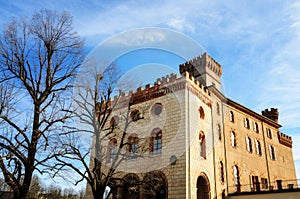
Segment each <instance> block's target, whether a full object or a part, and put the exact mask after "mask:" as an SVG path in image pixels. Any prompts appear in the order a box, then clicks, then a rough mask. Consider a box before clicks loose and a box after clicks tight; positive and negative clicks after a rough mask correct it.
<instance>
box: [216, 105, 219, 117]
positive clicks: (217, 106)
mask: <svg viewBox="0 0 300 199" xmlns="http://www.w3.org/2000/svg"><path fill="white" fill-rule="evenodd" d="M216 108H217V114H218V115H220V104H219V103H218V102H217V104H216Z"/></svg>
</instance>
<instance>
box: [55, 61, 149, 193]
mask: <svg viewBox="0 0 300 199" xmlns="http://www.w3.org/2000/svg"><path fill="white" fill-rule="evenodd" d="M91 68H92V69H91V70H90V71H84V77H85V78H84V79H80V80H78V82H80V85H77V91H75V98H74V115H75V120H78V123H79V124H80V125H78V126H77V128H76V129H70V130H71V132H72V131H74V132H78V133H80V135H83V136H85V135H88V136H90V140H89V141H90V143H91V142H92V143H93V144H92V146H90V147H88V148H85V147H83V144H82V142H81V141H80V139H79V138H78V134H66V136H68V138H66V137H64V138H63V139H62V140H61V141H62V146H63V149H64V150H62V151H60V153H61V154H64V156H58V157H56V159H57V164H56V168H57V169H58V170H64V169H67V168H69V169H71V170H72V171H73V172H74V171H75V172H76V173H77V174H78V175H79V176H80V177H79V179H78V180H76V182H75V184H78V183H79V182H81V181H86V182H87V184H88V186H89V187H90V191H91V193H92V195H93V198H95V199H100V198H103V195H104V192H105V189H106V187H110V188H111V189H112V190H115V189H117V187H118V183H117V181H118V180H120V176H119V175H118V173H119V172H118V166H119V165H120V164H121V163H122V162H123V161H124V160H125V159H127V158H128V155H129V154H128V150H127V149H128V147H130V146H132V145H131V143H129V142H128V139H127V138H128V136H129V135H128V133H127V130H128V128H129V126H130V124H131V123H132V122H137V121H138V120H141V119H143V115H142V113H141V112H134V110H132V109H131V105H130V97H129V98H127V100H125V101H122V103H123V105H124V104H125V109H124V110H125V111H123V112H120V111H118V112H116V109H117V107H118V106H120V103H119V100H121V99H124V93H123V92H124V91H125V90H127V89H128V88H124V87H123V86H124V85H127V86H128V85H132V82H131V81H129V80H128V79H126V80H124V81H126V83H124V82H123V83H122V80H120V76H121V73H120V72H118V69H117V68H116V65H114V64H110V65H109V66H108V67H107V68H106V69H105V70H102V71H101V70H97V69H96V68H94V67H91ZM130 82H131V83H130ZM135 85H136V84H135ZM129 87H131V86H129ZM112 95H115V97H114V100H113V101H112V100H111V97H112ZM122 96H123V97H122ZM112 113H114V114H118V116H119V117H120V118H121V117H122V119H123V125H122V127H120V126H119V127H117V123H118V119H117V118H115V117H112V115H111V114H112ZM81 140H82V139H81ZM141 143H142V140H140V146H144V145H142V144H141ZM139 148H140V150H139V151H140V154H142V151H143V149H142V147H139ZM111 149H113V150H111ZM136 155H137V154H136ZM108 162H109V163H108ZM58 174H59V173H58Z"/></svg>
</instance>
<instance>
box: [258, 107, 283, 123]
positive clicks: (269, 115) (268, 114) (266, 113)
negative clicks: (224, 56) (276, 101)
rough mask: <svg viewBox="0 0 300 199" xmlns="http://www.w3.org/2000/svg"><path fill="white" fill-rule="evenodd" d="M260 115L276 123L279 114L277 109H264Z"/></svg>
mask: <svg viewBox="0 0 300 199" xmlns="http://www.w3.org/2000/svg"><path fill="white" fill-rule="evenodd" d="M261 114H262V115H263V116H265V117H267V118H269V119H271V120H273V121H275V122H276V123H278V116H279V112H278V109H277V108H271V110H268V109H266V110H264V111H262V112H261Z"/></svg>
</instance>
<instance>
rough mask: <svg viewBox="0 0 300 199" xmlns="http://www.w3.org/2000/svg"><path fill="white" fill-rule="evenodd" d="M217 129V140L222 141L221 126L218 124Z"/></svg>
mask: <svg viewBox="0 0 300 199" xmlns="http://www.w3.org/2000/svg"><path fill="white" fill-rule="evenodd" d="M217 128H218V137H219V140H222V131H221V125H220V124H218V126H217Z"/></svg>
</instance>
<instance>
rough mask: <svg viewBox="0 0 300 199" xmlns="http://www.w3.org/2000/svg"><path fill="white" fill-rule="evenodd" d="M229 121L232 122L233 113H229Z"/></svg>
mask: <svg viewBox="0 0 300 199" xmlns="http://www.w3.org/2000/svg"><path fill="white" fill-rule="evenodd" d="M229 120H230V122H234V113H233V111H230V112H229Z"/></svg>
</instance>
